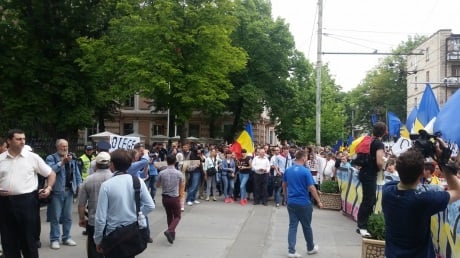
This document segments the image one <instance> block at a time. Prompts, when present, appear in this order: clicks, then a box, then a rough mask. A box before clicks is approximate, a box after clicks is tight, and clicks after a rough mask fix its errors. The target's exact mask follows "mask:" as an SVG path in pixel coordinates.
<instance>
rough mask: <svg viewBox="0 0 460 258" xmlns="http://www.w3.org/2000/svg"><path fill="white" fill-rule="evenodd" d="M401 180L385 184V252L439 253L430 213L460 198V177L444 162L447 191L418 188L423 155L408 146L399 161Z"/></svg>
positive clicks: (392, 255)
mask: <svg viewBox="0 0 460 258" xmlns="http://www.w3.org/2000/svg"><path fill="white" fill-rule="evenodd" d="M396 169H397V170H398V173H399V177H400V179H401V181H400V182H389V183H387V184H385V185H384V186H383V194H382V209H383V214H384V217H385V231H386V234H385V256H386V257H387V258H396V257H437V256H436V254H435V250H434V247H433V242H432V239H431V231H430V229H431V216H432V215H434V214H436V213H438V212H440V211H443V210H445V209H446V208H447V205H448V204H449V203H452V202H455V201H457V200H459V199H460V181H459V179H458V178H457V177H456V176H455V172H456V171H454V170H457V171H458V167H457V168H451V169H453V171H448V168H447V167H446V166H442V165H441V169H442V170H443V171H444V176H445V178H446V181H447V185H448V190H447V191H419V190H418V189H417V186H418V185H419V183H420V180H421V179H422V177H423V169H424V156H423V155H422V154H421V153H420V152H418V151H416V150H414V149H409V150H407V151H406V152H404V153H402V154H401V155H400V156H399V157H398V159H397V161H396Z"/></svg>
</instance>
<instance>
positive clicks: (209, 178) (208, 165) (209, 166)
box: [204, 149, 221, 201]
mask: <svg viewBox="0 0 460 258" xmlns="http://www.w3.org/2000/svg"><path fill="white" fill-rule="evenodd" d="M220 162H221V161H220V159H219V157H218V156H217V151H216V150H215V149H212V150H211V152H210V153H209V157H207V158H206V160H205V162H204V178H205V180H206V201H209V198H210V196H211V187H212V200H213V201H217V198H216V195H217V182H216V174H217V170H218V164H219V163H220Z"/></svg>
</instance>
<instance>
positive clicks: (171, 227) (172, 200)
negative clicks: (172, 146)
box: [157, 155, 182, 244]
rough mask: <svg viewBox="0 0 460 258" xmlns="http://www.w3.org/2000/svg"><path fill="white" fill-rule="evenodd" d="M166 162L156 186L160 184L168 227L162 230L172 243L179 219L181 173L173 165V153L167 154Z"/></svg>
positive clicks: (174, 159) (174, 162) (174, 160)
mask: <svg viewBox="0 0 460 258" xmlns="http://www.w3.org/2000/svg"><path fill="white" fill-rule="evenodd" d="M166 162H167V164H168V167H167V168H166V169H165V170H162V171H161V172H160V174H159V175H158V182H157V186H158V187H160V186H161V188H162V190H163V193H162V197H163V199H162V202H163V207H164V209H165V212H166V220H167V223H168V229H167V230H166V231H165V232H164V235H165V236H166V239H167V240H168V242H169V243H171V244H172V243H173V242H174V240H175V239H176V227H177V224H179V221H180V219H181V205H180V198H179V187H180V185H181V183H182V173H181V172H180V171H179V170H177V169H176V168H175V167H174V165H175V164H176V157H175V156H174V155H168V156H167V157H166Z"/></svg>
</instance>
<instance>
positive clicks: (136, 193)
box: [131, 175, 141, 216]
mask: <svg viewBox="0 0 460 258" xmlns="http://www.w3.org/2000/svg"><path fill="white" fill-rule="evenodd" d="M131 176H132V177H133V187H134V200H135V201H136V216H139V211H140V209H141V183H140V181H139V177H137V176H133V175H131Z"/></svg>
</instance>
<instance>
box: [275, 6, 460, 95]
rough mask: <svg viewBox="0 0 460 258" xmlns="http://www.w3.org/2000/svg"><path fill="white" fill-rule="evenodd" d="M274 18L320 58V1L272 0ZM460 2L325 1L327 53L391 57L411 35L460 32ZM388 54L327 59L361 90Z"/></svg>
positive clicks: (340, 78) (348, 85)
mask: <svg viewBox="0 0 460 258" xmlns="http://www.w3.org/2000/svg"><path fill="white" fill-rule="evenodd" d="M271 3H272V16H273V17H274V18H275V19H276V18H277V17H280V18H283V19H284V20H285V22H286V23H287V24H288V25H289V30H290V31H291V34H292V35H293V36H294V39H295V42H296V48H297V49H298V50H300V51H302V52H303V53H304V54H305V57H306V58H307V59H308V60H310V62H312V63H314V64H316V60H317V54H316V53H317V31H318V23H317V22H318V18H317V13H318V11H317V10H318V8H317V7H318V0H271ZM459 10H460V1H459V0H386V1H376V0H323V19H322V20H323V26H322V27H323V37H322V52H366V53H372V52H374V51H377V52H379V53H388V52H391V50H392V49H395V48H397V46H398V45H399V44H401V43H402V42H405V41H407V39H408V37H409V36H414V35H424V36H430V35H432V34H434V33H435V32H436V31H438V30H440V29H451V30H452V33H454V34H460V21H459V20H458V12H459ZM385 57H386V56H383V55H330V54H324V55H322V61H323V64H326V63H327V64H328V65H329V69H330V74H331V75H332V77H333V78H334V79H335V81H336V83H337V84H338V85H340V86H341V87H342V90H343V91H350V90H351V89H353V88H355V87H356V86H357V85H358V84H359V83H360V82H361V81H362V80H363V79H364V78H365V76H366V73H367V72H368V71H370V70H372V69H373V68H374V67H375V66H376V65H377V64H378V61H379V59H381V58H385Z"/></svg>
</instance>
